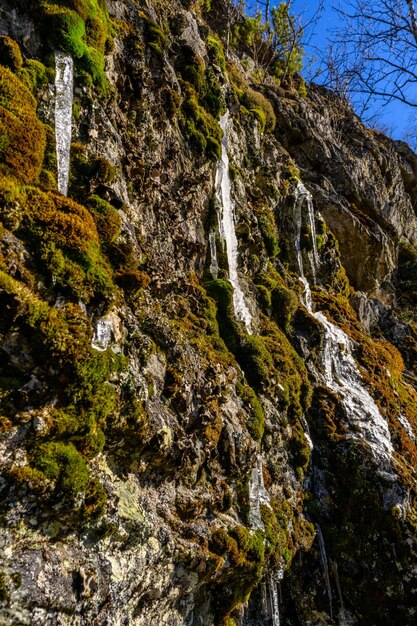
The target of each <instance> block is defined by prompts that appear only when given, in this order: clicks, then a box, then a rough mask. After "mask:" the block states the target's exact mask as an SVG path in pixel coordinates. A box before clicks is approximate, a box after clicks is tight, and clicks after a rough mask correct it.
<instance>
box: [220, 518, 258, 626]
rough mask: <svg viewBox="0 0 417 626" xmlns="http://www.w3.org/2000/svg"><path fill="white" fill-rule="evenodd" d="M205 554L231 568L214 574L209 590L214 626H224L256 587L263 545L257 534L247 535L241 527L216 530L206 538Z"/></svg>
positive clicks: (248, 533) (249, 533)
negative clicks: (211, 592)
mask: <svg viewBox="0 0 417 626" xmlns="http://www.w3.org/2000/svg"><path fill="white" fill-rule="evenodd" d="M209 550H210V551H211V552H212V553H214V554H217V555H219V556H222V557H223V558H224V559H225V561H226V562H227V563H230V564H231V565H232V566H233V567H230V566H229V567H225V568H223V569H222V570H221V571H218V572H217V575H216V579H217V584H216V585H215V589H214V590H213V598H214V611H215V615H216V623H219V624H226V623H227V621H228V620H230V619H231V617H230V614H231V612H232V611H233V609H234V608H235V607H236V606H238V605H239V604H242V603H244V602H246V601H247V600H248V598H249V595H250V592H251V591H252V589H253V588H254V587H256V585H257V584H258V583H259V581H260V578H261V576H262V572H263V567H264V564H265V545H264V539H263V535H262V533H261V532H259V531H257V532H255V533H251V532H250V531H248V529H247V528H245V527H243V526H235V527H233V528H231V529H230V530H228V531H227V530H226V529H224V528H220V529H218V530H216V531H215V532H214V533H213V534H212V535H211V537H210V540H209Z"/></svg>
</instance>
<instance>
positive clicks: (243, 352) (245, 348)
mask: <svg viewBox="0 0 417 626" xmlns="http://www.w3.org/2000/svg"><path fill="white" fill-rule="evenodd" d="M239 362H240V363H241V365H242V367H243V370H244V372H245V374H246V376H247V379H248V381H249V383H250V385H251V386H252V387H254V388H255V389H259V390H261V389H264V388H265V387H268V384H269V381H270V377H271V374H272V373H273V371H274V362H273V359H272V356H271V354H270V353H269V351H268V350H267V348H266V346H265V344H264V342H263V340H262V338H261V337H257V336H256V335H250V336H248V337H246V338H245V339H244V340H243V341H242V343H241V345H240V347H239Z"/></svg>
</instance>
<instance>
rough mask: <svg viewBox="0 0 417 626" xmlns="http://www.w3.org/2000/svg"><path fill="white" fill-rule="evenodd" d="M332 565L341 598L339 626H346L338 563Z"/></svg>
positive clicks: (332, 562)
mask: <svg viewBox="0 0 417 626" xmlns="http://www.w3.org/2000/svg"><path fill="white" fill-rule="evenodd" d="M331 564H332V572H333V576H334V579H335V581H336V589H337V595H338V597H339V605H340V608H339V614H338V617H339V626H344V625H345V623H346V615H345V606H344V604H343V598H342V590H341V588H340V581H339V571H338V568H337V562H336V561H331Z"/></svg>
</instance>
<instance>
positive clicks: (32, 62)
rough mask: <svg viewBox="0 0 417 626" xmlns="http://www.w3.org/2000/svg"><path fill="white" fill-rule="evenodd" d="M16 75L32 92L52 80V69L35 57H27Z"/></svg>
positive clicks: (35, 91) (43, 87)
mask: <svg viewBox="0 0 417 626" xmlns="http://www.w3.org/2000/svg"><path fill="white" fill-rule="evenodd" d="M18 77H19V78H20V80H21V81H22V82H23V83H24V84H25V85H26V87H27V88H28V89H30V90H31V91H32V92H33V93H35V94H36V93H37V92H38V91H39V90H41V89H45V88H46V87H47V86H48V84H53V82H54V71H53V70H52V69H51V68H48V67H46V66H45V65H44V64H43V63H41V62H40V61H37V60H36V59H29V60H28V61H26V63H25V65H24V66H23V67H22V68H21V69H20V70H19V72H18Z"/></svg>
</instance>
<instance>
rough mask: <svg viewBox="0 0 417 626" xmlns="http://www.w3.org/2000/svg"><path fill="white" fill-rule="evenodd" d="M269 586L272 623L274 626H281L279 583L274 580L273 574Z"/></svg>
mask: <svg viewBox="0 0 417 626" xmlns="http://www.w3.org/2000/svg"><path fill="white" fill-rule="evenodd" d="M268 584H269V599H270V604H271V623H272V626H280V620H279V603H278V589H277V581H276V580H274V578H273V576H272V574H271V575H270V576H269V581H268Z"/></svg>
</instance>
